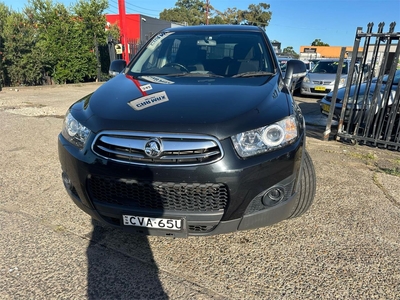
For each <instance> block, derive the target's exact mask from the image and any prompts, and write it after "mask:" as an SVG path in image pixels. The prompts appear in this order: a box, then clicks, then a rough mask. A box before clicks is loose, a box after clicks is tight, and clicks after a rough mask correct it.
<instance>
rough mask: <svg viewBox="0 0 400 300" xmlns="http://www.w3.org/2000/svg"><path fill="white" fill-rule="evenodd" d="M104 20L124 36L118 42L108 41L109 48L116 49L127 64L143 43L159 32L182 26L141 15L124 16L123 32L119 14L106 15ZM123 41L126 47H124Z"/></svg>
mask: <svg viewBox="0 0 400 300" xmlns="http://www.w3.org/2000/svg"><path fill="white" fill-rule="evenodd" d="M106 20H107V24H108V25H111V24H116V25H117V26H118V27H119V28H120V32H121V34H124V35H125V36H121V37H119V39H118V40H115V37H114V39H112V40H110V43H111V44H112V45H110V46H112V47H116V48H117V52H116V54H117V55H121V56H122V57H121V58H123V59H125V60H126V61H127V62H128V61H129V60H130V59H131V58H132V57H133V56H134V55H135V54H136V52H137V51H138V49H140V47H141V46H142V45H143V44H144V43H146V42H147V41H148V40H149V39H150V38H151V37H152V36H153V35H154V34H156V33H157V32H159V31H160V30H163V29H165V28H170V27H178V26H182V25H180V24H176V23H173V22H169V21H164V20H160V19H156V18H152V17H149V16H145V15H141V14H126V15H125V23H124V26H125V28H124V32H123V31H122V30H121V26H120V15H119V14H108V15H106ZM124 41H125V43H126V45H124ZM110 48H111V47H110ZM118 50H119V51H118ZM121 52H122V53H121Z"/></svg>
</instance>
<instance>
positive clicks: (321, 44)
mask: <svg viewBox="0 0 400 300" xmlns="http://www.w3.org/2000/svg"><path fill="white" fill-rule="evenodd" d="M311 46H329V44H325V43H324V42H322V41H321V39H315V40H314V42H312V43H311Z"/></svg>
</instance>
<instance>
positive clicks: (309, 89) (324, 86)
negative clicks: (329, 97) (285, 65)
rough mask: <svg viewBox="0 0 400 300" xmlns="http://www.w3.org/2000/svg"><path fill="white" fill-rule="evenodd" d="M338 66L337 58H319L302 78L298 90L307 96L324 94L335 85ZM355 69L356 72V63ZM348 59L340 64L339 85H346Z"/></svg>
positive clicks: (340, 86) (348, 66) (348, 67)
mask: <svg viewBox="0 0 400 300" xmlns="http://www.w3.org/2000/svg"><path fill="white" fill-rule="evenodd" d="M338 67H339V59H324V60H320V61H319V62H318V63H317V64H316V65H315V66H314V68H313V69H312V70H311V71H309V72H308V73H307V75H306V76H305V77H304V78H303V81H302V84H301V89H300V92H301V94H302V95H307V96H324V95H326V94H328V93H329V92H331V91H332V90H333V88H334V86H335V79H336V73H337V70H338ZM355 68H356V69H355V71H356V72H358V66H357V65H356V67H355ZM349 69H350V60H345V61H344V62H343V65H342V75H341V76H340V82H339V87H338V88H342V87H344V86H346V82H347V75H348V74H349Z"/></svg>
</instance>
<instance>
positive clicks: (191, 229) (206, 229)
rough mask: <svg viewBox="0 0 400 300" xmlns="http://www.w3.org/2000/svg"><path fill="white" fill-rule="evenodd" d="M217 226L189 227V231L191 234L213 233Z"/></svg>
mask: <svg viewBox="0 0 400 300" xmlns="http://www.w3.org/2000/svg"><path fill="white" fill-rule="evenodd" d="M215 227H216V226H214V225H211V226H207V225H189V226H188V230H189V232H193V233H194V232H202V233H205V232H211V231H213V230H214V229H215Z"/></svg>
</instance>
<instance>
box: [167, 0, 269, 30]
mask: <svg viewBox="0 0 400 300" xmlns="http://www.w3.org/2000/svg"><path fill="white" fill-rule="evenodd" d="M269 7H270V5H269V4H266V3H259V4H257V5H255V4H250V5H249V7H248V9H247V10H240V9H237V8H236V7H234V8H227V9H226V10H225V11H223V12H221V11H218V10H214V8H213V7H212V6H211V5H210V6H209V16H210V18H209V24H234V25H239V24H242V25H256V26H259V27H261V28H263V29H265V27H267V26H268V24H269V21H270V20H271V15H272V13H271V12H270V11H268V9H269ZM205 13H206V6H205V3H204V1H201V0H178V1H177V2H176V3H175V7H174V8H171V9H164V10H163V11H162V12H161V13H160V19H162V20H166V21H171V22H176V23H181V24H187V25H200V24H205V23H206V22H205Z"/></svg>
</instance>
